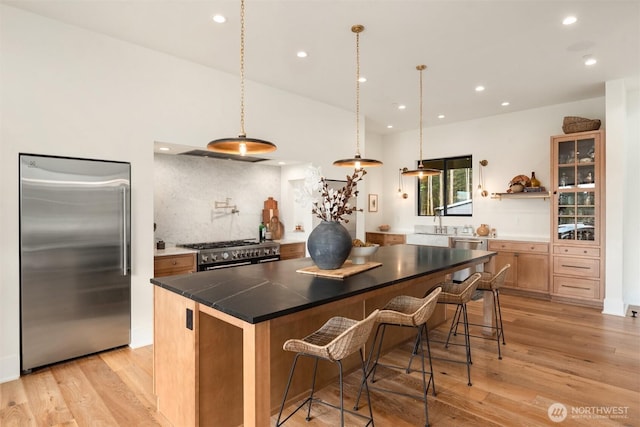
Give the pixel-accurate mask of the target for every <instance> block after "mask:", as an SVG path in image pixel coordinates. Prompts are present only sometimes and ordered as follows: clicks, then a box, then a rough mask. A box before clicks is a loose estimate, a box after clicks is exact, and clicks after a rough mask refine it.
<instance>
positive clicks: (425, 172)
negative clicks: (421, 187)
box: [402, 162, 442, 178]
mask: <svg viewBox="0 0 640 427" xmlns="http://www.w3.org/2000/svg"><path fill="white" fill-rule="evenodd" d="M441 172H442V171H440V170H438V169H428V168H425V167H424V165H423V164H422V162H420V164H418V168H417V169H413V170H403V171H402V175H403V176H417V177H418V178H424V177H427V176H436V175H440V173H441Z"/></svg>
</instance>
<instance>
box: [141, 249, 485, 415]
mask: <svg viewBox="0 0 640 427" xmlns="http://www.w3.org/2000/svg"><path fill="white" fill-rule="evenodd" d="M493 255H495V253H493V252H487V251H474V250H464V249H449V248H439V247H429V246H414V245H396V246H388V247H381V248H379V250H378V252H377V253H376V254H375V255H373V256H372V257H371V258H370V261H375V262H379V263H382V265H381V266H379V267H376V268H373V269H371V270H367V271H364V272H362V273H359V274H356V275H354V276H350V277H347V278H344V279H342V280H338V279H330V278H323V277H316V276H311V275H307V274H300V273H297V272H296V270H299V269H302V268H305V267H310V266H313V262H312V260H311V259H310V258H301V259H292V260H287V261H281V262H273V263H267V264H257V265H249V266H243V267H235V268H228V269H222V270H215V271H208V272H200V273H195V274H190V275H181V276H171V277H162V278H153V279H151V282H152V283H153V284H154V285H156V286H155V287H154V391H155V394H156V396H157V398H158V402H157V408H158V411H159V412H160V413H162V414H163V415H164V416H165V417H166V418H167V419H168V420H169V421H171V422H172V423H173V424H174V425H176V426H197V425H200V424H201V425H215V426H227V425H228V426H236V425H240V424H244V425H245V426H268V425H269V424H270V416H271V414H272V413H274V412H275V411H276V410H277V408H278V407H279V404H280V399H281V397H282V393H283V391H284V386H285V383H286V380H287V374H288V370H289V367H290V363H291V360H292V358H293V355H292V354H290V353H288V352H285V351H283V350H282V344H283V343H284V341H286V340H287V339H288V338H292V337H297V338H299V337H303V336H305V335H307V334H309V333H310V332H312V331H314V330H315V329H317V328H318V327H319V326H320V325H322V324H323V323H324V322H325V321H326V320H327V319H328V318H330V317H332V316H336V315H340V316H345V317H350V318H354V319H362V318H364V317H366V315H367V314H368V313H370V312H371V311H373V310H375V309H376V308H379V307H381V306H382V305H384V304H385V303H386V302H387V301H388V300H389V299H390V298H391V297H393V296H395V295H400V294H405V295H413V296H418V297H422V296H423V295H424V294H425V293H426V292H428V291H429V290H430V289H432V288H433V287H435V286H436V285H437V284H438V283H440V282H441V281H442V280H443V279H444V276H445V275H446V274H450V273H452V272H454V271H456V270H459V269H462V268H467V267H469V266H474V265H477V264H481V263H486V262H488V261H489V260H490V259H491V257H492V256H493ZM443 316H444V314H443V311H441V312H440V313H438V314H437V315H436V316H433V317H432V320H433V321H434V322H438V321H443V320H444V317H443ZM410 334H411V331H408V332H407V334H398V335H397V336H396V337H395V338H396V339H395V341H394V340H389V346H392V345H395V344H398V343H399V342H402V341H404V340H406V339H408V338H409V337H410ZM357 363H358V359H357V356H355V357H351V358H348V359H347V360H346V361H345V369H346V370H349V369H353V368H354V367H356V366H357ZM311 368H312V364H308V365H306V366H304V365H303V366H300V369H301V370H309V369H311ZM323 368H326V369H319V372H318V382H317V384H318V386H322V385H324V384H326V383H328V382H329V381H331V380H332V379H333V378H334V377H335V376H337V373H336V372H335V367H333V366H326V367H323ZM297 378H299V379H300V381H294V383H293V385H292V389H291V392H290V395H291V396H296V395H299V394H301V393H303V392H304V391H305V390H306V389H307V388H308V386H309V384H308V382H309V381H308V379H309V378H310V375H305V374H302V373H300V374H299V375H297ZM302 379H304V381H302Z"/></svg>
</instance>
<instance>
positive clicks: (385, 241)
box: [365, 231, 407, 246]
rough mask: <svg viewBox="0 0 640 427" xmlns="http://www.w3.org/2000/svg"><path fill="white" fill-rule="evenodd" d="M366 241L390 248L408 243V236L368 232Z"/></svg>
mask: <svg viewBox="0 0 640 427" xmlns="http://www.w3.org/2000/svg"><path fill="white" fill-rule="evenodd" d="M365 239H366V241H367V242H370V243H377V244H379V245H380V246H390V245H403V244H405V243H407V236H406V235H405V234H394V233H376V232H369V231H368V232H366V233H365Z"/></svg>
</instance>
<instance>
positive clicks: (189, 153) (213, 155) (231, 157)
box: [179, 150, 267, 163]
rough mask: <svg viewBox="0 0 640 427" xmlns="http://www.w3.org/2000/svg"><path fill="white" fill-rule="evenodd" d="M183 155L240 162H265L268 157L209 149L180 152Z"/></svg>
mask: <svg viewBox="0 0 640 427" xmlns="http://www.w3.org/2000/svg"><path fill="white" fill-rule="evenodd" d="M179 155H181V156H196V157H211V158H214V159H225V160H237V161H240V162H249V163H257V162H263V161H265V160H267V159H263V158H261V157H251V156H241V155H239V154H225V153H217V152H214V151H209V150H191V151H185V152H183V153H179Z"/></svg>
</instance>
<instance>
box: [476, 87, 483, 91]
mask: <svg viewBox="0 0 640 427" xmlns="http://www.w3.org/2000/svg"><path fill="white" fill-rule="evenodd" d="M483 90H484V86H476V92H482V91H483Z"/></svg>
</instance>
